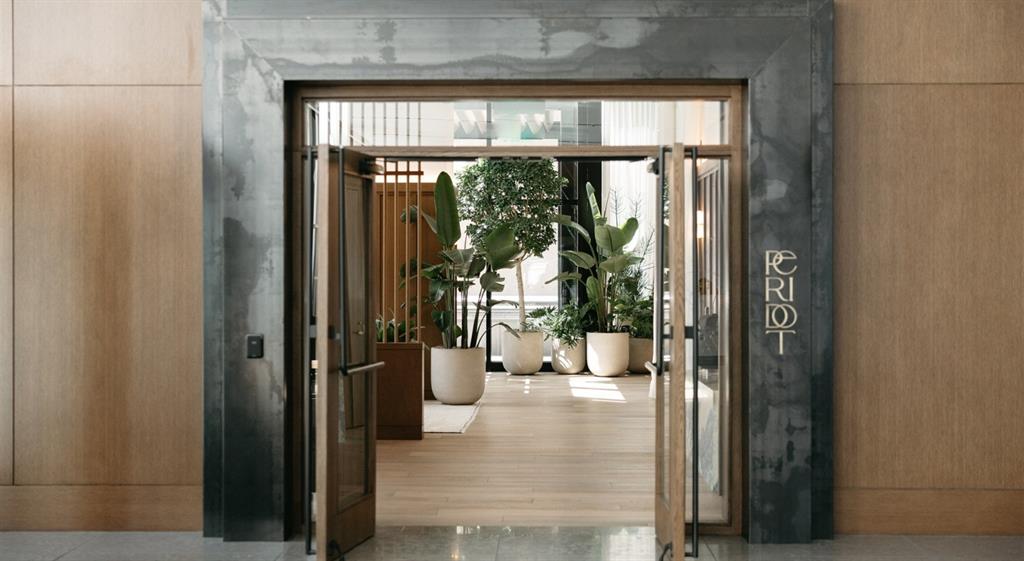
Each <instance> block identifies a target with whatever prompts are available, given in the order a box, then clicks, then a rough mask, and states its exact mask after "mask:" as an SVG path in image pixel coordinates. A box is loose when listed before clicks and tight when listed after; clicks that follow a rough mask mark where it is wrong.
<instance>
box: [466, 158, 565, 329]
mask: <svg viewBox="0 0 1024 561" xmlns="http://www.w3.org/2000/svg"><path fill="white" fill-rule="evenodd" d="M567 182H568V180H566V179H565V178H563V177H560V176H559V175H558V172H557V171H556V170H555V165H554V162H553V161H551V160H488V159H482V160H477V162H476V163H474V164H472V165H470V166H469V167H467V168H466V169H464V170H463V171H462V172H460V173H459V209H460V211H461V212H462V215H463V218H464V219H466V220H468V221H469V224H468V225H467V226H466V232H467V233H468V234H469V237H470V239H471V240H472V241H473V245H474V246H476V247H480V246H481V244H483V243H484V242H485V241H486V240H487V239H488V237H489V236H491V235H492V234H493V233H494V232H495V231H498V230H505V229H507V230H509V231H510V232H511V233H512V236H513V238H514V242H515V246H516V247H517V248H519V250H520V251H521V254H520V256H519V259H516V260H514V261H513V262H512V265H513V266H514V267H515V269H516V294H517V295H518V297H519V298H518V300H519V302H518V304H519V330H521V331H532V330H534V328H533V327H532V326H531V324H530V321H529V319H528V318H527V317H526V296H525V295H524V294H523V270H522V260H523V259H525V258H527V257H529V256H531V255H541V254H542V253H544V251H546V250H547V249H548V248H549V247H551V245H552V244H554V243H555V239H556V237H555V228H554V227H553V226H552V220H553V219H554V217H555V216H556V214H557V212H558V205H559V204H560V203H561V196H562V188H563V187H564V186H565V185H566V183H567Z"/></svg>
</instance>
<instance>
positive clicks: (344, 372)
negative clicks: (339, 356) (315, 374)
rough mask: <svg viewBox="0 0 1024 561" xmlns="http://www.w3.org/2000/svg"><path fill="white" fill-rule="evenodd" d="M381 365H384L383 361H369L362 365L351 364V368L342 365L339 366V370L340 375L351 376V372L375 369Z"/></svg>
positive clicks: (356, 372)
mask: <svg viewBox="0 0 1024 561" xmlns="http://www.w3.org/2000/svg"><path fill="white" fill-rule="evenodd" d="M383 366H384V361H379V362H374V363H370V364H363V365H360V366H353V367H352V368H346V367H344V366H342V367H341V368H339V370H341V375H342V376H351V375H352V374H361V373H363V372H371V371H373V370H377V369H378V368H381V367H383Z"/></svg>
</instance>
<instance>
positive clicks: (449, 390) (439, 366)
mask: <svg viewBox="0 0 1024 561" xmlns="http://www.w3.org/2000/svg"><path fill="white" fill-rule="evenodd" d="M484 367H485V364H484V350H483V349H482V348H475V349H445V348H443V347H434V348H432V349H430V389H432V390H433V391H434V397H436V398H437V399H438V401H440V402H441V403H447V404H448V405H470V404H472V403H476V402H477V401H479V400H480V398H481V397H483V395H484V380H485V379H486V371H485V370H484Z"/></svg>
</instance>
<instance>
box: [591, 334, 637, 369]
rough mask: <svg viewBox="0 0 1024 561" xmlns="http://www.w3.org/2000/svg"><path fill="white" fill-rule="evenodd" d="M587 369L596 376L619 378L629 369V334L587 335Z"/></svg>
mask: <svg viewBox="0 0 1024 561" xmlns="http://www.w3.org/2000/svg"><path fill="white" fill-rule="evenodd" d="M587 368H588V369H589V370H590V372H591V373H592V374H594V375H595V376H618V375H620V374H625V373H626V370H627V369H628V368H629V333H587Z"/></svg>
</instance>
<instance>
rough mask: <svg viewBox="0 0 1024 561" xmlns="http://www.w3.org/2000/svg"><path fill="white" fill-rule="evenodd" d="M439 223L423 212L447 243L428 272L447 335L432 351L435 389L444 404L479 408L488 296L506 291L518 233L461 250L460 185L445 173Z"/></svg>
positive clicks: (496, 233)
mask: <svg viewBox="0 0 1024 561" xmlns="http://www.w3.org/2000/svg"><path fill="white" fill-rule="evenodd" d="M434 201H435V205H436V209H437V218H436V219H435V218H433V217H431V216H429V215H427V214H426V213H421V215H422V216H423V217H424V219H425V220H426V221H427V224H428V225H429V226H430V228H431V229H432V230H433V231H434V232H435V233H436V234H437V237H438V240H439V241H440V242H441V248H442V249H441V252H440V253H439V255H438V257H440V261H441V262H440V263H438V264H436V265H430V266H428V267H424V268H423V269H422V274H423V276H424V277H426V278H427V279H429V280H430V290H429V296H428V300H429V301H430V302H432V303H434V304H435V305H437V306H439V308H440V309H436V310H433V311H432V312H431V318H432V319H433V320H434V323H435V324H436V325H437V327H438V329H439V330H440V331H441V339H442V346H440V347H434V348H433V349H431V351H430V369H431V376H430V386H431V389H432V390H433V392H434V396H435V397H437V399H438V400H439V401H441V402H442V403H447V404H450V405H464V404H472V403H476V402H477V401H478V400H479V399H480V398H481V397H483V394H484V380H485V379H486V370H485V367H486V362H485V360H484V349H483V348H481V347H480V341H481V340H482V339H483V337H485V336H486V333H487V329H488V328H487V325H486V323H487V322H486V321H484V320H485V316H482V315H481V312H486V311H487V310H488V309H489V307H490V306H493V305H494V304H497V303H498V302H486V301H485V298H486V295H487V293H488V292H492V291H493V292H500V291H501V290H503V289H504V284H503V282H504V280H503V279H502V277H501V275H499V274H498V273H497V271H498V270H500V269H504V268H507V267H509V266H510V264H511V262H512V261H513V260H515V259H517V258H518V255H519V253H520V252H519V249H518V247H516V245H515V241H514V237H513V234H512V230H511V229H509V228H502V227H498V228H495V229H494V230H492V231H491V232H490V233H489V234H488V235H487V236H486V237H485V238H484V239H483V240H482V242H481V244H480V245H479V246H478V247H468V248H459V247H458V244H459V240H460V239H461V238H462V227H461V226H460V217H459V213H458V208H457V204H456V193H455V186H454V185H453V184H452V180H451V177H450V176H449V175H448V174H447V173H445V172H441V174H440V175H439V176H438V178H437V183H436V186H435V190H434ZM477 283H479V285H480V290H479V291H478V294H477V296H476V302H475V306H474V310H473V319H472V320H470V309H469V308H470V306H469V301H470V289H471V288H473V286H474V285H476V284H477Z"/></svg>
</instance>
